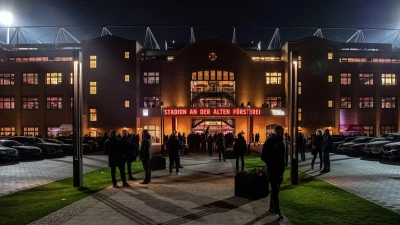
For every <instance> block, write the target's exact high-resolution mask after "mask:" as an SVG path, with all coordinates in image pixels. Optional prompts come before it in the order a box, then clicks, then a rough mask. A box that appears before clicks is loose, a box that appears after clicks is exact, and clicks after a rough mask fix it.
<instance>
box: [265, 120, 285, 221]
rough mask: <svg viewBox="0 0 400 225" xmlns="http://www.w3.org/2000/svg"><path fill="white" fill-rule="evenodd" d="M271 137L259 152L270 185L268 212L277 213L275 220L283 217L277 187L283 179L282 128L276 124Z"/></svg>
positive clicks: (283, 149)
mask: <svg viewBox="0 0 400 225" xmlns="http://www.w3.org/2000/svg"><path fill="white" fill-rule="evenodd" d="M274 132H275V133H274V134H273V135H272V137H270V138H268V139H267V140H266V141H265V143H264V146H263V148H262V152H261V159H262V160H263V161H264V162H265V164H266V168H267V177H268V180H269V183H270V185H271V196H270V202H269V207H270V208H269V210H268V211H269V212H275V213H276V214H277V218H276V219H277V220H281V219H282V218H283V216H282V213H281V210H280V207H279V189H280V186H281V183H282V181H283V172H284V171H285V166H286V156H285V151H286V150H285V149H286V147H285V143H284V139H283V132H284V129H283V127H282V126H280V125H277V126H276V127H275V129H274Z"/></svg>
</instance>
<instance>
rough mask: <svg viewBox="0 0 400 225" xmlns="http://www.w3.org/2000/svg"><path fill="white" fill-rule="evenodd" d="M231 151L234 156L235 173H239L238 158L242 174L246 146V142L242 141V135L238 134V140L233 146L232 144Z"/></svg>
mask: <svg viewBox="0 0 400 225" xmlns="http://www.w3.org/2000/svg"><path fill="white" fill-rule="evenodd" d="M233 151H235V154H236V172H239V158H240V160H241V161H242V172H243V171H244V154H246V151H247V145H246V140H244V137H243V135H242V133H239V134H238V138H237V140H236V141H235V144H233Z"/></svg>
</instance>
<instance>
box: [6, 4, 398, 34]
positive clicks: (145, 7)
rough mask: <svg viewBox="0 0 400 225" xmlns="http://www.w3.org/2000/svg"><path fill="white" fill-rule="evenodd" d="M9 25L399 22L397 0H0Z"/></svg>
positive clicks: (338, 24) (352, 24)
mask: <svg viewBox="0 0 400 225" xmlns="http://www.w3.org/2000/svg"><path fill="white" fill-rule="evenodd" d="M0 9H2V10H9V11H11V12H12V13H13V15H14V22H13V24H12V26H75V25H78V26H79V25H98V26H100V25H106V26H111V25H145V26H152V25H187V26H200V25H215V26H218V25H229V26H247V25H249V26H263V27H277V26H307V27H350V28H394V29H397V28H400V0H264V1H260V0H174V1H172V0H158V1H155V0H1V2H0Z"/></svg>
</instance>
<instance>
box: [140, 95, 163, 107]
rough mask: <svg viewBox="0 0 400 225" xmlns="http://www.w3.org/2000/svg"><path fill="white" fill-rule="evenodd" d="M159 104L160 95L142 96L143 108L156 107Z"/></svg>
mask: <svg viewBox="0 0 400 225" xmlns="http://www.w3.org/2000/svg"><path fill="white" fill-rule="evenodd" d="M159 106H160V96H146V97H143V108H158V107H159Z"/></svg>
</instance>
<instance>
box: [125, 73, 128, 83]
mask: <svg viewBox="0 0 400 225" xmlns="http://www.w3.org/2000/svg"><path fill="white" fill-rule="evenodd" d="M125 82H129V74H125Z"/></svg>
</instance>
